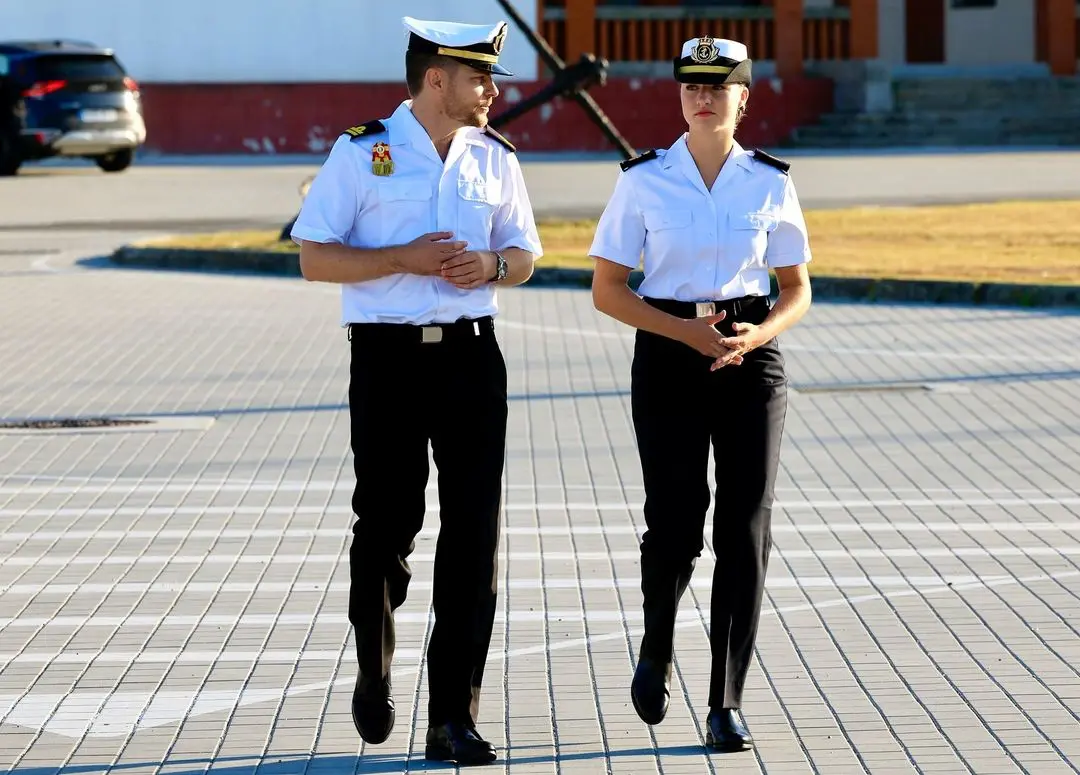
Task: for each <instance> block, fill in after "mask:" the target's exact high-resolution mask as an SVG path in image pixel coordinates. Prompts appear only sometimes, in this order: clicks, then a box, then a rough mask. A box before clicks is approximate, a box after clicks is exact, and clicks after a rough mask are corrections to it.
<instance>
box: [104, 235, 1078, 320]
mask: <svg viewBox="0 0 1080 775" xmlns="http://www.w3.org/2000/svg"><path fill="white" fill-rule="evenodd" d="M111 261H112V263H113V264H114V265H116V266H122V267H129V268H138V269H173V270H187V271H203V272H230V273H240V274H260V275H273V276H279V277H300V276H301V274H300V262H299V256H298V255H297V254H296V253H295V252H280V253H279V252H273V251H254V250H225V249H223V250H197V249H193V248H152V247H135V246H132V245H125V246H124V247H121V248H119V249H118V250H117V251H116V252H115V253H113V254H112V256H111ZM640 282H641V272H638V271H635V272H631V274H630V285H631V286H632V287H634V288H636V287H637V286H638V284H639V283H640ZM812 282H813V289H814V298H816V299H831V300H845V301H861V302H875V301H887V302H921V303H930V304H969V305H988V306H1003V307H1071V308H1080V286H1078V285H1023V284H1016V283H972V282H956V281H948V280H889V279H872V278H862V277H818V276H815V277H813V278H812ZM527 285H528V286H533V287H537V288H589V287H591V285H592V272H591V271H590V270H588V269H555V268H547V267H543V266H538V267H537V268H536V271H535V272H534V273H533V276H532V279H530V280H529V282H528V283H527ZM772 292H773V294H774V295H775V294H776V292H777V288H776V281H775V279H774V280H773V288H772Z"/></svg>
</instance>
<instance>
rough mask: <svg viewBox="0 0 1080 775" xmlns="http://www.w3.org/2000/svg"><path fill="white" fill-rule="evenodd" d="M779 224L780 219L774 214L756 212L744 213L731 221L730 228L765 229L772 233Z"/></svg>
mask: <svg viewBox="0 0 1080 775" xmlns="http://www.w3.org/2000/svg"><path fill="white" fill-rule="evenodd" d="M779 222H780V217H779V216H778V215H777V214H776V213H774V212H768V211H765V212H757V213H746V214H745V215H742V216H739V217H737V218H735V219H733V222H732V228H735V229H765V230H766V231H772V230H773V229H775V228H776V224H777V223H779Z"/></svg>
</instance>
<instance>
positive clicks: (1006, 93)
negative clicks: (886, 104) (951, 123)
mask: <svg viewBox="0 0 1080 775" xmlns="http://www.w3.org/2000/svg"><path fill="white" fill-rule="evenodd" d="M893 99H894V100H895V102H896V104H897V105H898V106H900V105H908V106H912V107H915V108H917V109H920V110H928V109H935V110H937V109H941V110H948V109H951V108H956V107H958V106H980V105H981V106H985V107H1006V106H1010V105H1015V106H1017V107H1019V106H1038V105H1052V104H1063V103H1068V104H1075V105H1080V78H1043V79H1032V78H1018V79H1011V80H984V79H962V80H960V79H918V80H908V81H903V80H901V81H895V82H894V83H893Z"/></svg>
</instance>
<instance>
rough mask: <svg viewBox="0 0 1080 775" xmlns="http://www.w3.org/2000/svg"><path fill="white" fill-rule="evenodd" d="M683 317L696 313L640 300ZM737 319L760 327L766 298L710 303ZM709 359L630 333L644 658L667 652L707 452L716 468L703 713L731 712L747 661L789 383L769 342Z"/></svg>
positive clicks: (704, 500) (698, 527) (699, 510)
mask: <svg viewBox="0 0 1080 775" xmlns="http://www.w3.org/2000/svg"><path fill="white" fill-rule="evenodd" d="M646 301H648V302H649V303H651V304H653V306H656V307H659V308H661V309H664V310H665V311H667V312H671V313H672V314H676V315H678V316H680V317H693V316H694V311H693V310H694V305H693V304H682V303H679V302H670V301H666V300H654V299H646ZM720 309H726V310H727V318H726V319H725V320H724V321H722V322H721V323H719V324H718V325H717V328H718V329H719V330H720V331H721V333H724V334H727V333H729V332H730V328H729V326H730V324H731V323H732V322H734V321H747V322H751V323H755V324H757V323H760V322H761V321H763V320H764V319H765V317H766V315H767V314H768V311H769V303H768V300H767V299H765V298H764V297H744V298H743V299H741V300H736V301H733V302H730V303H727V304H720V303H718V305H717V312H719V311H720ZM712 362H713V359H711V358H708V357H706V356H703V355H701V354H700V353H698V352H697V351H696V350H694V349H692V348H690V347H688V346H687V345H685V344H683V343H681V342H676V341H674V340H672V339H667V338H666V337H662V336H658V335H655V334H650V333H648V332H645V331H638V333H637V339H636V343H635V349H634V359H633V367H632V372H631V374H632V377H631V408H632V412H633V421H634V428H635V432H636V434H637V442H638V450H639V455H640V458H641V466H642V473H643V477H644V485H645V522H646V528H647V529H646V531H645V534H644V536H643V538H642V542H641V591H642V595H643V598H644V617H645V635H644V637H643V639H642V643H641V655H642V656H648V657H651V658H652V659H654V660H657V661H660V662H667V661H670V660H671V658H672V653H673V641H674V634H675V618H676V612H677V609H678V606H679V601H680V599H681V598H682V595H683V593H684V592H685V591H686V588H687V586H688V585H689V583H690V579H691V576H692V574H693V572H694V566H695V563H696V561H697V558H698V557H699V556H700V554H701V551H702V549H703V548H704V528H705V518H706V512H707V510H708V508H709V500H710V492H709V483H708V457H709V445H710V444H711V445H712V449H713V457H714V461H715V467H716V472H715V473H716V480H717V492H716V500H715V507H714V510H713V526H712V527H713V530H712V537H713V548H714V550H715V552H716V566H715V569H714V571H713V586H712V600H711V625H710V642H711V648H712V675H711V680H710V685H709V707H710V708H717V709H719V708H738V707H741V704H742V693H743V687H744V685H745V683H746V675H747V671H748V670H749V667H750V660H751V657H752V655H753V651H754V641H755V638H756V636H757V627H758V619H759V616H760V612H761V601H762V596H763V592H764V586H765V573H766V568H767V565H768V558H769V550H770V548H771V545H772V542H771V536H770V523H771V515H772V503H773V491H774V486H775V481H776V472H777V467H778V462H779V453H780V443H781V436H782V433H783V426H784V417H785V414H786V411H787V378H786V374H785V370H784V360H783V356H782V355H781V354H780V350H779V347H778V345H777V343H776V342H775V341H773V342H770V343H769V344H767V345H765V346H763V347H760V348H758V349H756V350H752V351H750V353H748V354H747V355H746V356H744V361H743V363H742V364H741V365H739V366H725V367H724V368H722V369H718V370H716V371H714V372H710V371H709V366H710V365H711V364H712Z"/></svg>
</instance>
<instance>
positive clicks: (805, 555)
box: [3, 545, 1080, 568]
mask: <svg viewBox="0 0 1080 775" xmlns="http://www.w3.org/2000/svg"><path fill="white" fill-rule="evenodd" d="M774 551H775V552H776V554H777V555H778V556H782V557H785V558H787V559H789V560H802V559H822V560H826V559H847V558H855V559H885V558H895V559H901V558H913V557H925V558H934V557H1059V556H1069V555H1080V545H1076V546H1063V547H1056V546H1000V547H992V548H986V547H981V546H970V547H961V548H957V549H951V548H941V547H939V548H927V549H912V548H902V547H898V548H895V549H781V548H779V547H777V548H775V549H774ZM348 556H349V555H348V553H346V552H342V553H341V554H250V555H246V554H193V555H169V554H160V555H156V554H143V555H135V556H124V555H114V554H110V555H106V556H92V555H82V554H80V555H76V556H75V557H54V556H45V557H8V558H5V559H4V561H3V564H4V567H12V568H29V567H45V568H62V567H68V566H75V565H94V566H108V565H118V566H122V567H134V566H137V565H269V564H274V563H276V564H280V565H302V564H304V563H315V564H318V565H332V564H335V563H338V562H342V561H345V560H347V559H348ZM640 558H641V553H640V551H639V550H636V549H629V550H626V551H610V552H609V551H597V552H588V551H577V552H561V551H552V550H546V551H544V552H524V551H522V552H507V551H505V550H504V551H502V552H501V553H500V554H499V560H500V561H501V562H537V561H540V560H546V561H549V562H573V561H581V562H607V561H608V560H639V559H640ZM701 559H702V560H705V561H710V560H712V559H713V555H712V552H710V551H708V550H705V553H704V554H703V555H702V557H701ZM409 562H410V563H422V562H423V563H427V562H435V553H434V552H414V553H413V554H410V555H409Z"/></svg>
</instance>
